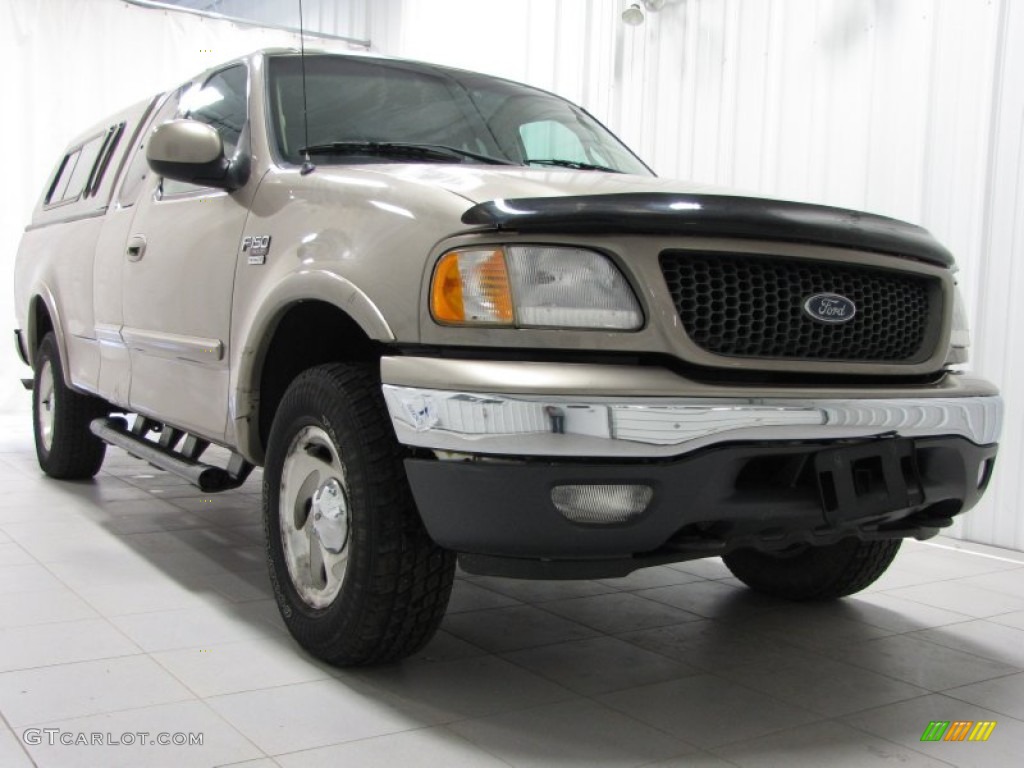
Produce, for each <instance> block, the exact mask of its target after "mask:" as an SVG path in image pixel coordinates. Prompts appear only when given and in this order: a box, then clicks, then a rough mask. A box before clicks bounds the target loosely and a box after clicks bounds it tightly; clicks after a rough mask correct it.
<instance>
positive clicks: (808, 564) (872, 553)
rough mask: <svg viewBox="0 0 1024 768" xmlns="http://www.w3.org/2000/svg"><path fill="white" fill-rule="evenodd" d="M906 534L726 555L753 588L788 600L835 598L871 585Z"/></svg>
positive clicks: (894, 553)
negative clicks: (784, 549) (871, 539)
mask: <svg viewBox="0 0 1024 768" xmlns="http://www.w3.org/2000/svg"><path fill="white" fill-rule="evenodd" d="M902 543H903V541H902V540H901V539H884V540H882V541H860V540H858V539H843V540H842V541H839V542H836V543H835V544H828V545H825V546H810V545H807V544H801V545H798V546H797V547H796V548H794V549H792V550H789V551H784V552H779V553H767V552H758V551H756V550H753V549H738V550H736V551H735V552H730V553H729V554H727V555H723V556H722V560H723V561H724V562H725V564H726V565H727V566H728V567H729V570H730V571H732V572H733V575H734V576H735V577H736V578H737V579H739V580H740V581H742V582H743V583H744V584H746V585H747V586H748V587H750V588H751V589H753V590H755V591H757V592H762V593H764V594H766V595H771V596H772V597H781V598H783V599H784V600H833V599H835V598H839V597H846V596H847V595H852V594H853V593H854V592H860V590H862V589H864V588H866V587H868V586H870V585H871V584H872V583H873V582H874V581H875V580H876V579H877V578H878V577H879V576H881V575H882V574H883V573H885V570H886V569H887V568H888V567H889V566H890V565H891V564H892V561H893V559H894V558H895V557H896V553H897V552H899V551H900V544H902Z"/></svg>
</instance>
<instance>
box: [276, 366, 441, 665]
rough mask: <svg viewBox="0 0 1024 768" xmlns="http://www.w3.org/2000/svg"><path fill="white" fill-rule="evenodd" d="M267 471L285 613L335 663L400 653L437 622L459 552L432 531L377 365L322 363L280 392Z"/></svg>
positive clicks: (305, 642) (307, 643)
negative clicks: (409, 476)
mask: <svg viewBox="0 0 1024 768" xmlns="http://www.w3.org/2000/svg"><path fill="white" fill-rule="evenodd" d="M268 445H269V447H268V450H267V461H266V466H265V467H264V473H263V477H264V480H263V524H264V529H265V532H266V542H267V556H268V560H269V565H270V579H271V584H272V587H273V591H274V596H275V598H276V600H277V604H278V608H279V609H280V611H281V616H282V617H283V618H284V622H285V624H286V625H287V627H288V630H289V631H290V632H291V634H292V635H293V636H294V637H295V639H296V640H297V641H298V642H299V644H300V645H301V646H302V647H303V648H305V649H306V650H307V651H309V652H310V653H311V654H313V655H314V656H317V657H319V658H321V659H323V660H325V661H327V662H328V663H330V664H334V665H337V666H349V665H356V664H374V663H382V662H387V661H394V660H397V659H401V658H404V657H406V656H408V655H410V654H412V653H415V652H416V651H417V650H419V649H420V648H422V647H423V646H424V645H426V643H427V642H428V641H429V640H430V639H431V638H432V637H433V635H434V633H435V632H436V631H437V627H438V626H439V625H440V623H441V619H442V618H443V616H444V613H445V609H446V608H447V606H448V598H449V596H450V594H451V588H452V582H453V580H454V578H455V556H454V554H452V553H451V552H448V551H447V550H444V549H442V548H441V547H439V546H438V545H437V544H435V543H434V542H433V541H432V540H431V539H430V537H429V536H428V535H427V532H426V529H425V528H424V527H423V523H422V521H421V520H420V516H419V513H418V512H417V510H416V506H415V504H414V502H413V498H412V492H411V491H410V490H409V484H408V481H407V480H406V476H405V468H404V466H403V464H402V458H403V456H402V450H401V447H400V446H399V444H398V442H397V441H396V440H395V436H394V431H393V428H392V426H391V422H390V419H389V418H388V415H387V410H386V406H385V405H384V399H383V396H382V394H381V390H380V382H379V380H378V379H377V376H376V375H375V373H374V371H373V369H372V368H371V367H370V366H368V365H361V364H331V365H323V366H319V367H317V368H312V369H310V370H308V371H305V372H304V373H302V374H301V375H299V376H298V378H296V379H295V381H294V382H292V384H291V386H289V387H288V390H287V391H286V392H285V395H284V398H283V399H282V401H281V404H280V407H279V408H278V410H277V414H276V416H275V417H274V423H273V426H272V428H271V432H270V439H269V444H268Z"/></svg>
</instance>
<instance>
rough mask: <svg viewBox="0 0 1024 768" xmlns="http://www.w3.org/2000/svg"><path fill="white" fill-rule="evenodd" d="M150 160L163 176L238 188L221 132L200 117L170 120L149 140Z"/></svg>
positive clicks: (154, 132)
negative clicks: (199, 120)
mask: <svg viewBox="0 0 1024 768" xmlns="http://www.w3.org/2000/svg"><path fill="white" fill-rule="evenodd" d="M146 161H147V162H148V163H149V167H150V168H152V169H153V171H154V172H155V173H157V174H159V175H160V176H163V177H165V178H168V179H174V180H175V181H184V182H187V183H189V184H198V185H200V186H204V187H219V188H220V189H227V190H232V189H237V188H238V186H240V185H238V184H237V183H236V179H235V178H234V174H232V173H231V161H230V160H228V158H226V157H225V156H224V142H223V141H222V140H221V138H220V134H219V133H217V131H216V130H215V129H214V128H212V127H211V126H209V125H207V124H206V123H200V122H198V121H196V120H170V121H168V122H166V123H164V124H163V125H160V126H158V127H157V128H156V129H155V130H154V131H153V133H152V135H151V136H150V137H149V142H148V143H147V144H146Z"/></svg>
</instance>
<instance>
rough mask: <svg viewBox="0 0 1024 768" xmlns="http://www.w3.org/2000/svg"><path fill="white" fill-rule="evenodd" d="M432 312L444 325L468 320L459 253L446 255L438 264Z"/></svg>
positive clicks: (432, 290) (432, 287)
mask: <svg viewBox="0 0 1024 768" xmlns="http://www.w3.org/2000/svg"><path fill="white" fill-rule="evenodd" d="M430 312H431V314H433V316H434V319H435V320H439V321H440V322H442V323H462V322H464V321H465V319H466V312H465V308H464V307H463V304H462V278H461V277H460V276H459V254H458V253H457V252H453V253H446V254H445V255H444V257H443V258H442V259H441V261H440V262H438V265H437V269H436V270H435V271H434V284H433V285H432V286H431V289H430Z"/></svg>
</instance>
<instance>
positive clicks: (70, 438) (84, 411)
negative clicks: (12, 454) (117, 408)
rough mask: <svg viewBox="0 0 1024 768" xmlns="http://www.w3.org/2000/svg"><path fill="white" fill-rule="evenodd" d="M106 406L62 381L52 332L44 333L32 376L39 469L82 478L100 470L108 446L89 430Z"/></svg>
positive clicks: (33, 411)
mask: <svg viewBox="0 0 1024 768" xmlns="http://www.w3.org/2000/svg"><path fill="white" fill-rule="evenodd" d="M108 412H109V406H108V405H107V403H105V402H104V401H103V400H100V399H99V398H96V397H92V396H91V395H83V394H81V393H79V392H75V391H74V390H73V389H70V388H69V387H68V386H67V385H66V384H65V383H64V369H63V367H62V366H61V361H60V353H59V352H58V350H57V337H56V336H54V335H53V333H52V332H51V333H48V334H46V336H44V337H43V340H42V342H41V343H40V345H39V349H38V350H37V352H36V358H35V376H34V378H33V382H32V421H33V423H34V426H35V430H34V431H35V442H36V458H38V459H39V466H40V467H41V468H42V470H43V472H45V473H46V474H47V475H49V476H50V477H55V478H58V479H61V480H82V479H85V478H89V477H92V476H93V475H95V474H96V473H97V472H99V471H100V467H101V466H102V465H103V457H104V455H105V454H106V450H107V446H106V444H105V443H104V442H103V441H102V440H100V439H99V438H98V437H96V436H95V435H93V433H92V432H91V431H90V430H89V423H90V422H91V421H92V420H93V419H95V418H98V417H100V416H105V415H106V414H107V413H108Z"/></svg>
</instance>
